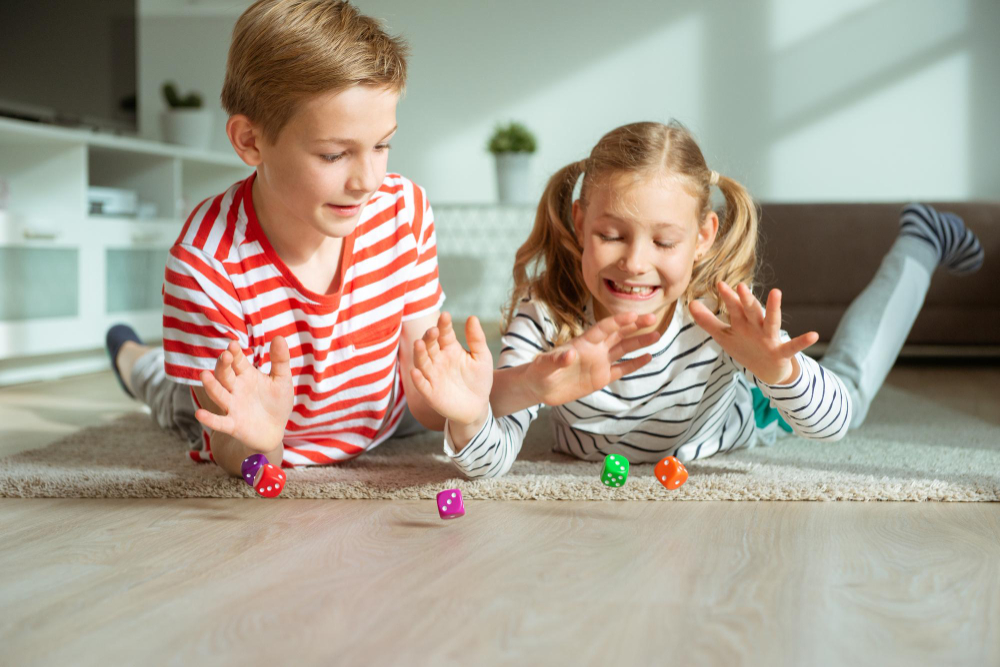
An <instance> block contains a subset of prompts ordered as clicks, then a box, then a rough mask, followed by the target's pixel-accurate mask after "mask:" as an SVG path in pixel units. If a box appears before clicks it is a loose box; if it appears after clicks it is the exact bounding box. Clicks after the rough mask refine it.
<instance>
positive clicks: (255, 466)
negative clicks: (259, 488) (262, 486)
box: [240, 454, 268, 486]
mask: <svg viewBox="0 0 1000 667" xmlns="http://www.w3.org/2000/svg"><path fill="white" fill-rule="evenodd" d="M267 463H268V461H267V457H266V456H264V455H263V454H251V455H250V456H248V457H246V458H245V459H243V465H241V466H240V472H241V473H242V474H243V481H244V482H246V483H247V484H249V485H250V486H253V484H254V481H255V480H256V479H257V472H258V471H259V470H260V469H261V468H263V467H264V466H265V465H267Z"/></svg>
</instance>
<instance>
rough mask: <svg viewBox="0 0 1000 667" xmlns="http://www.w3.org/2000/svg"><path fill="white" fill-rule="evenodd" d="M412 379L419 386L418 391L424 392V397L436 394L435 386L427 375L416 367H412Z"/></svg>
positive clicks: (414, 384)
mask: <svg viewBox="0 0 1000 667" xmlns="http://www.w3.org/2000/svg"><path fill="white" fill-rule="evenodd" d="M418 342H419V341H418ZM410 379H411V380H412V381H413V386H414V387H416V388H417V391H419V392H420V393H421V394H423V396H424V398H430V397H431V396H433V395H434V388H433V387H432V386H431V383H430V382H428V380H427V377H426V376H425V375H424V374H423V373H421V372H420V371H419V370H417V369H416V368H411V369H410Z"/></svg>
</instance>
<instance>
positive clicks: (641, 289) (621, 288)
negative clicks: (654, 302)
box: [612, 282, 653, 294]
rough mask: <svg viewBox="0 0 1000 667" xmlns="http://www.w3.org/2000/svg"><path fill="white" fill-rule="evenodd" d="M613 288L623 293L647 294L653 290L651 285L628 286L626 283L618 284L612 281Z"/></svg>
mask: <svg viewBox="0 0 1000 667" xmlns="http://www.w3.org/2000/svg"><path fill="white" fill-rule="evenodd" d="M612 285H614V286H615V289H616V290H617V291H619V292H624V293H625V294H649V293H650V292H652V291H653V288H652V287H629V286H627V285H619V284H618V283H614V282H613V283H612Z"/></svg>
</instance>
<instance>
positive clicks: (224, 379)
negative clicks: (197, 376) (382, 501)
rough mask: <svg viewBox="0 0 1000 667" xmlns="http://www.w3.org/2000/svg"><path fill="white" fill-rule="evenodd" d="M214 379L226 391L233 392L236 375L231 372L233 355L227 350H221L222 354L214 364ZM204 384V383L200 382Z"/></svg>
mask: <svg viewBox="0 0 1000 667" xmlns="http://www.w3.org/2000/svg"><path fill="white" fill-rule="evenodd" d="M214 375H215V379H216V380H218V381H219V384H221V385H222V386H223V387H225V388H226V390H227V391H233V390H234V388H235V387H236V373H234V372H233V355H231V354H229V350H223V351H222V354H220V355H219V358H218V359H217V360H216V362H215V371H214ZM202 384H204V382H202Z"/></svg>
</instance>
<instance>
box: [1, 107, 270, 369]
mask: <svg viewBox="0 0 1000 667" xmlns="http://www.w3.org/2000/svg"><path fill="white" fill-rule="evenodd" d="M250 173H251V169H250V167H248V166H247V165H245V164H243V162H242V161H241V160H240V159H239V158H238V157H237V156H235V155H231V154H224V153H214V152H210V151H200V150H196V149H192V148H187V147H185V146H173V145H169V144H163V143H158V142H154V141H146V140H144V139H137V138H134V137H122V136H114V135H109V134H98V133H95V132H91V131H86V130H77V129H69V128H61V127H53V126H47V125H40V124H37V123H29V122H25V121H17V120H11V119H4V118H0V178H3V179H4V180H5V181H6V182H7V189H8V191H9V194H8V203H7V210H5V211H0V368H2V366H3V365H4V364H8V363H14V364H17V365H18V367H19V368H21V370H24V368H27V366H26V365H25V364H29V365H30V359H31V358H38V359H42V358H43V357H51V355H62V354H65V355H72V354H76V353H78V354H80V355H86V354H89V352H90V351H92V350H94V349H100V347H102V346H103V344H104V334H105V332H106V331H107V328H108V326H110V325H111V324H113V323H115V322H126V323H128V324H130V325H131V326H133V327H134V328H135V329H136V330H137V331H138V332H139V334H140V335H142V336H150V337H154V338H155V337H158V336H159V335H160V329H161V321H162V296H161V289H162V284H163V272H164V266H165V264H166V258H167V252H168V251H169V248H170V246H171V245H172V244H173V243H174V241H175V240H176V239H177V237H178V235H179V234H180V231H181V229H182V228H183V225H184V220H185V219H186V218H187V216H188V215H189V214H190V212H191V210H192V209H193V208H194V207H195V206H196V205H197V204H198V203H199V202H200V201H201V200H202V199H204V198H205V197H208V196H211V195H215V194H218V193H220V192H223V191H224V190H226V189H227V188H228V187H229V186H230V185H232V184H233V183H235V182H237V181H239V180H241V179H243V178H246V177H247V176H248V175H249V174H250ZM92 186H102V187H111V188H122V189H127V190H130V191H133V192H135V193H136V195H137V199H138V200H139V202H150V203H154V204H155V205H156V211H157V215H156V217H154V218H134V217H118V216H102V215H90V214H89V206H88V202H87V191H88V188H90V187H92ZM39 363H41V361H40V362H39ZM71 365H72V364H69V365H68V366H67V368H69V367H70V366H71ZM22 367H23V368H22ZM0 375H2V373H0Z"/></svg>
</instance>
